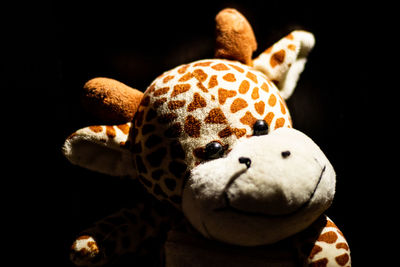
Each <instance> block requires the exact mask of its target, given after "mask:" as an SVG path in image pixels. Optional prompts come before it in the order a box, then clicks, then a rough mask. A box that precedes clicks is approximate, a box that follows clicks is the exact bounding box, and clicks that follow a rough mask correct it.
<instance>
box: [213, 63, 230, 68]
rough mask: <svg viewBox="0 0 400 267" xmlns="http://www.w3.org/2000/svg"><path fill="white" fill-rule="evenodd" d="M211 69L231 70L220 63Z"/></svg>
mask: <svg viewBox="0 0 400 267" xmlns="http://www.w3.org/2000/svg"><path fill="white" fill-rule="evenodd" d="M211 68H212V69H214V70H229V68H228V67H227V66H226V65H225V64H222V63H218V64H216V65H214V66H212V67H211Z"/></svg>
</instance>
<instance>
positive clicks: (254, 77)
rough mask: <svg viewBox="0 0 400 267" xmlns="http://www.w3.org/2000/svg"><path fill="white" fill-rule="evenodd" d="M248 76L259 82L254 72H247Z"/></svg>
mask: <svg viewBox="0 0 400 267" xmlns="http://www.w3.org/2000/svg"><path fill="white" fill-rule="evenodd" d="M246 77H247V78H249V79H250V80H252V81H253V82H255V83H258V80H257V76H256V75H255V74H254V73H252V72H250V71H249V72H247V74H246Z"/></svg>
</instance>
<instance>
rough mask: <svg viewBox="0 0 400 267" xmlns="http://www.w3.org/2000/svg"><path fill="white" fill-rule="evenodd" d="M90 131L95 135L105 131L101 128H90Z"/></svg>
mask: <svg viewBox="0 0 400 267" xmlns="http://www.w3.org/2000/svg"><path fill="white" fill-rule="evenodd" d="M89 129H90V130H91V131H92V132H95V133H100V132H102V131H103V128H102V127H101V126H90V127H89Z"/></svg>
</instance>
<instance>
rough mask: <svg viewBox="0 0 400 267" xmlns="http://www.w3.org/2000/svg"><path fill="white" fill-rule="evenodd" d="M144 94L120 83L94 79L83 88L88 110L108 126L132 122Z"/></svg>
mask: <svg viewBox="0 0 400 267" xmlns="http://www.w3.org/2000/svg"><path fill="white" fill-rule="evenodd" d="M142 97H143V93H142V92H140V91H138V90H136V89H133V88H131V87H129V86H127V85H125V84H123V83H121V82H119V81H116V80H113V79H109V78H94V79H92V80H90V81H88V82H87V83H86V84H85V85H84V87H83V94H82V103H83V106H84V107H85V108H86V110H87V111H88V112H89V113H91V114H92V115H94V116H95V117H97V118H98V119H100V120H101V121H103V122H104V123H106V124H121V123H126V122H130V121H132V119H133V116H134V115H135V113H136V111H137V109H138V107H139V104H140V101H141V100H142Z"/></svg>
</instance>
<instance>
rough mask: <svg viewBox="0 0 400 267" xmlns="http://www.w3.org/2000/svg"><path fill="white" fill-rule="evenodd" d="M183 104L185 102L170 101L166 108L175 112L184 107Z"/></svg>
mask: <svg viewBox="0 0 400 267" xmlns="http://www.w3.org/2000/svg"><path fill="white" fill-rule="evenodd" d="M185 103H186V101H185V100H175V101H173V100H171V101H169V102H168V108H169V109H170V110H175V109H178V108H181V107H183V106H184V105H185Z"/></svg>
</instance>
